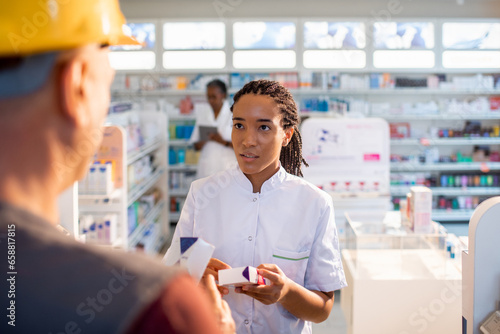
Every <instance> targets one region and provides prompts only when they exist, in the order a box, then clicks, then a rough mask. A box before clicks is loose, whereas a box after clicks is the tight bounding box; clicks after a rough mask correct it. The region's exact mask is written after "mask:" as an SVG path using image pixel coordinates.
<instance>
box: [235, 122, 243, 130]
mask: <svg viewBox="0 0 500 334" xmlns="http://www.w3.org/2000/svg"><path fill="white" fill-rule="evenodd" d="M234 128H235V129H242V128H243V125H242V124H241V123H234Z"/></svg>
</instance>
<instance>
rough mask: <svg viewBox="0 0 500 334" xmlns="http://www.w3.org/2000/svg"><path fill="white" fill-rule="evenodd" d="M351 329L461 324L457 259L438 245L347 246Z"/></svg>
mask: <svg viewBox="0 0 500 334" xmlns="http://www.w3.org/2000/svg"><path fill="white" fill-rule="evenodd" d="M342 258H343V264H344V270H345V274H346V279H347V283H348V284H349V286H348V287H347V288H344V289H342V290H341V307H342V310H343V312H344V315H345V317H346V323H347V327H348V334H362V333H363V334H365V333H370V334H388V333H390V334H410V333H427V334H434V333H435V334H445V333H459V332H460V329H461V312H462V310H461V280H462V274H461V271H460V267H459V265H458V264H459V263H458V264H457V260H452V259H449V257H448V255H447V253H446V252H443V251H441V250H433V249H358V250H343V251H342Z"/></svg>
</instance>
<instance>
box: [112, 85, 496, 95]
mask: <svg viewBox="0 0 500 334" xmlns="http://www.w3.org/2000/svg"><path fill="white" fill-rule="evenodd" d="M238 90H239V89H238V88H230V89H229V90H228V94H229V95H231V94H234V93H236V92H237V91H238ZM290 92H291V93H292V94H293V95H318V94H326V95H328V94H335V95H394V94H408V95H494V94H500V90H498V89H477V90H446V89H432V88H425V87H422V88H390V89H369V88H368V89H321V88H292V89H290ZM111 94H112V95H113V96H130V95H133V96H137V95H138V96H151V97H161V96H184V95H192V96H205V95H206V90H199V89H157V90H130V89H119V90H112V92H111Z"/></svg>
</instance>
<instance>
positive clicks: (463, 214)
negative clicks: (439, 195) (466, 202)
mask: <svg viewBox="0 0 500 334" xmlns="http://www.w3.org/2000/svg"><path fill="white" fill-rule="evenodd" d="M473 212H474V210H472V209H469V210H468V209H457V210H443V209H433V210H432V220H435V221H440V222H445V221H469V219H470V218H471V217H472V213H473Z"/></svg>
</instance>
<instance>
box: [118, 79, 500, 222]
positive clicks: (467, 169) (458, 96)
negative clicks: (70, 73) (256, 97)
mask: <svg viewBox="0 0 500 334" xmlns="http://www.w3.org/2000/svg"><path fill="white" fill-rule="evenodd" d="M248 72H249V73H251V75H263V76H265V75H268V74H269V75H271V76H272V75H275V74H279V73H276V72H272V71H270V72H267V74H266V71H262V72H256V71H248ZM316 72H320V73H321V72H322V71H321V70H316ZM324 72H326V73H327V74H328V73H332V72H331V71H324ZM480 72H481V71H479V73H480ZM258 73H262V74H258ZM287 73H290V74H292V75H296V77H297V79H298V80H299V82H300V79H301V75H302V72H301V71H300V70H297V71H293V70H291V71H288V72H287ZM372 73H373V72H372V71H365V72H361V71H349V70H346V71H344V72H343V73H336V76H337V78H339V79H340V80H339V82H340V88H335V87H329V88H319V87H299V88H290V91H291V93H292V94H293V95H294V97H295V98H296V100H297V103H298V105H299V108H301V109H302V107H303V101H304V99H308V98H311V97H312V98H315V97H317V98H327V99H328V100H329V101H331V100H332V99H333V100H335V101H337V100H339V101H351V102H352V101H354V102H355V101H358V102H359V101H362V103H364V105H365V108H364V109H362V110H361V109H356V106H354V107H353V106H352V105H351V108H354V109H352V110H350V111H347V112H346V111H345V110H344V111H339V110H336V109H332V108H331V106H329V107H330V108H329V109H330V110H329V111H308V110H301V111H300V114H301V116H302V117H303V118H306V117H308V118H314V117H332V118H339V117H340V118H341V117H349V115H350V114H351V112H355V113H356V117H362V116H366V117H378V118H383V119H385V120H387V121H388V122H408V123H410V124H411V127H412V130H413V128H414V127H415V129H416V130H418V131H415V132H416V133H415V134H413V133H412V136H411V137H410V138H403V139H392V140H391V141H390V147H391V154H393V153H396V154H397V153H398V152H410V154H414V155H422V154H423V152H424V151H425V150H426V149H429V148H433V147H437V148H438V149H439V150H440V152H442V153H443V154H445V155H450V154H453V153H452V152H455V151H457V150H464V151H465V152H466V153H471V151H472V150H473V148H474V146H481V145H489V146H492V147H493V148H494V149H495V150H496V149H497V148H500V137H496V138H485V137H475V138H435V137H433V136H432V135H430V134H429V133H428V132H429V127H431V126H434V127H461V126H462V127H463V125H464V124H465V122H466V121H474V120H475V121H480V122H481V123H482V124H487V125H488V126H491V124H498V125H500V110H499V111H496V110H484V108H483V111H479V110H475V111H474V112H469V110H454V111H453V112H451V111H450V110H448V109H446V107H444V105H443V104H442V103H441V102H440V101H442V100H443V99H444V100H456V101H459V102H460V101H467V100H471V99H476V98H478V97H483V98H486V99H488V98H489V97H490V96H495V95H498V96H500V90H499V89H492V88H491V87H487V86H481V85H480V84H478V85H477V89H476V88H474V87H473V86H474V85H469V86H467V85H465V86H464V87H465V88H464V87H459V86H457V87H455V88H449V87H450V86H449V85H448V86H446V87H447V88H445V87H444V86H443V87H442V88H425V87H423V88H421V87H419V88H411V87H395V88H357V89H347V88H343V87H342V78H341V77H342V75H343V74H349V75H351V76H352V77H356V76H358V77H362V76H369V75H370V74H372ZM205 74H206V75H209V76H225V77H226V78H227V82H228V83H229V86H228V93H229V95H232V94H234V93H236V92H237V90H238V88H235V87H231V86H230V84H231V80H232V71H228V70H221V71H208V72H206V73H205ZM428 74H431V73H430V72H428V73H424V72H423V71H418V72H411V71H410V72H404V71H401V72H396V71H390V76H391V78H395V77H398V76H399V77H410V78H412V77H413V78H414V77H425V76H426V75H428ZM432 74H435V73H432ZM130 75H135V74H130ZM138 75H140V74H138ZM154 75H155V76H156V77H157V78H160V77H162V76H163V77H164V76H169V74H168V73H162V72H158V73H155V74H154ZM196 75H197V74H195V73H192V72H189V71H188V72H186V73H184V74H182V73H174V74H171V76H177V77H178V76H185V77H186V78H188V79H189V80H191V79H193V78H196ZM446 75H447V80H449V82H452V80H453V79H454V77H457V76H458V77H465V76H467V77H470V78H471V80H477V78H476V77H474V75H475V74H473V73H459V72H456V73H451V72H450V73H446ZM278 76H279V75H278ZM158 81H160V80H158ZM365 82H367V81H365ZM478 82H480V80H478ZM299 84H300V83H299ZM367 85H368V86H370V85H369V84H368V83H367ZM368 86H366V87H368ZM320 87H321V85H320ZM323 87H325V84H323ZM113 95H114V96H122V97H123V96H138V97H142V98H145V99H158V98H164V99H166V100H167V101H169V102H171V103H173V104H175V103H177V102H178V101H180V99H181V98H184V97H185V96H191V97H193V98H194V99H198V100H200V99H203V98H204V95H205V91H204V90H202V89H190V88H189V86H187V89H184V90H183V89H170V90H168V89H158V90H135V91H129V90H124V89H117V90H115V91H114V92H113ZM430 101H434V102H435V105H436V107H435V110H425V111H424V110H419V109H418V107H413V108H410V109H411V111H410V112H407V111H404V110H402V108H400V107H398V106H401V105H403V104H411V105H417V104H418V103H424V104H425V103H428V102H430ZM342 103H343V102H342ZM345 103H347V104H349V103H350V102H345ZM377 103H389V104H390V105H391V108H390V110H388V112H384V113H381V112H380V110H377V112H375V109H372V107H373V106H374V105H375V104H377ZM394 106H396V107H394ZM357 107H358V108H359V105H358V106H357ZM400 109H401V110H400ZM193 119H194V118H190V116H189V115H174V116H169V122H171V123H170V124H172V123H182V122H186V121H193ZM188 146H189V145H188V143H187V140H186V139H177V138H173V137H172V136H170V142H169V148H175V149H183V148H184V149H185V148H187V147H188ZM194 170H195V166H192V165H170V166H169V174H170V173H171V172H179V173H192V172H194ZM486 170H487V171H488V172H494V171H498V170H500V165H499V164H498V163H495V162H493V163H490V162H488V163H486V165H485V164H482V163H468V164H452V163H446V164H439V163H432V164H425V165H424V164H422V165H411V166H410V165H409V164H408V163H403V164H400V165H397V164H395V163H393V164H391V173H411V172H428V173H431V174H433V175H439V174H440V173H445V172H454V173H460V172H464V173H469V174H470V173H473V172H477V173H484V171H486ZM391 189H392V188H391ZM185 192H186V191H185V189H171V192H170V196H171V197H176V198H181V204H182V198H183V197H185ZM452 194H453V195H452ZM465 194H478V195H480V196H493V195H500V192H496V188H493V190H491V189H490V191H487V192H482V193H480V191H478V190H477V189H476V190H469V191H466V192H462V193H460V194H459V195H458V194H457V195H455V193H454V192H453V191H445V190H439V189H437V193H435V195H436V196H461V195H465ZM391 195H392V196H393V197H398V196H404V195H406V193H404V194H403V190H401V189H399V190H396V189H394V193H392V192H391ZM471 196H472V195H471ZM474 196H475V195H474ZM170 207H171V206H170ZM439 216H443V217H445V216H446V212H443V213H442V215H439ZM454 217H455V218H457V219H458V218H460V219H458V220H462V221H466V220H467V219H468V218H470V217H467V219H465V218H466V214H464V213H462V214H461V215H455V216H454ZM176 219H177V216H176V215H171V219H170V220H171V222H176ZM443 219H446V217H445V218H443ZM450 219H451V218H450Z"/></svg>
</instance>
